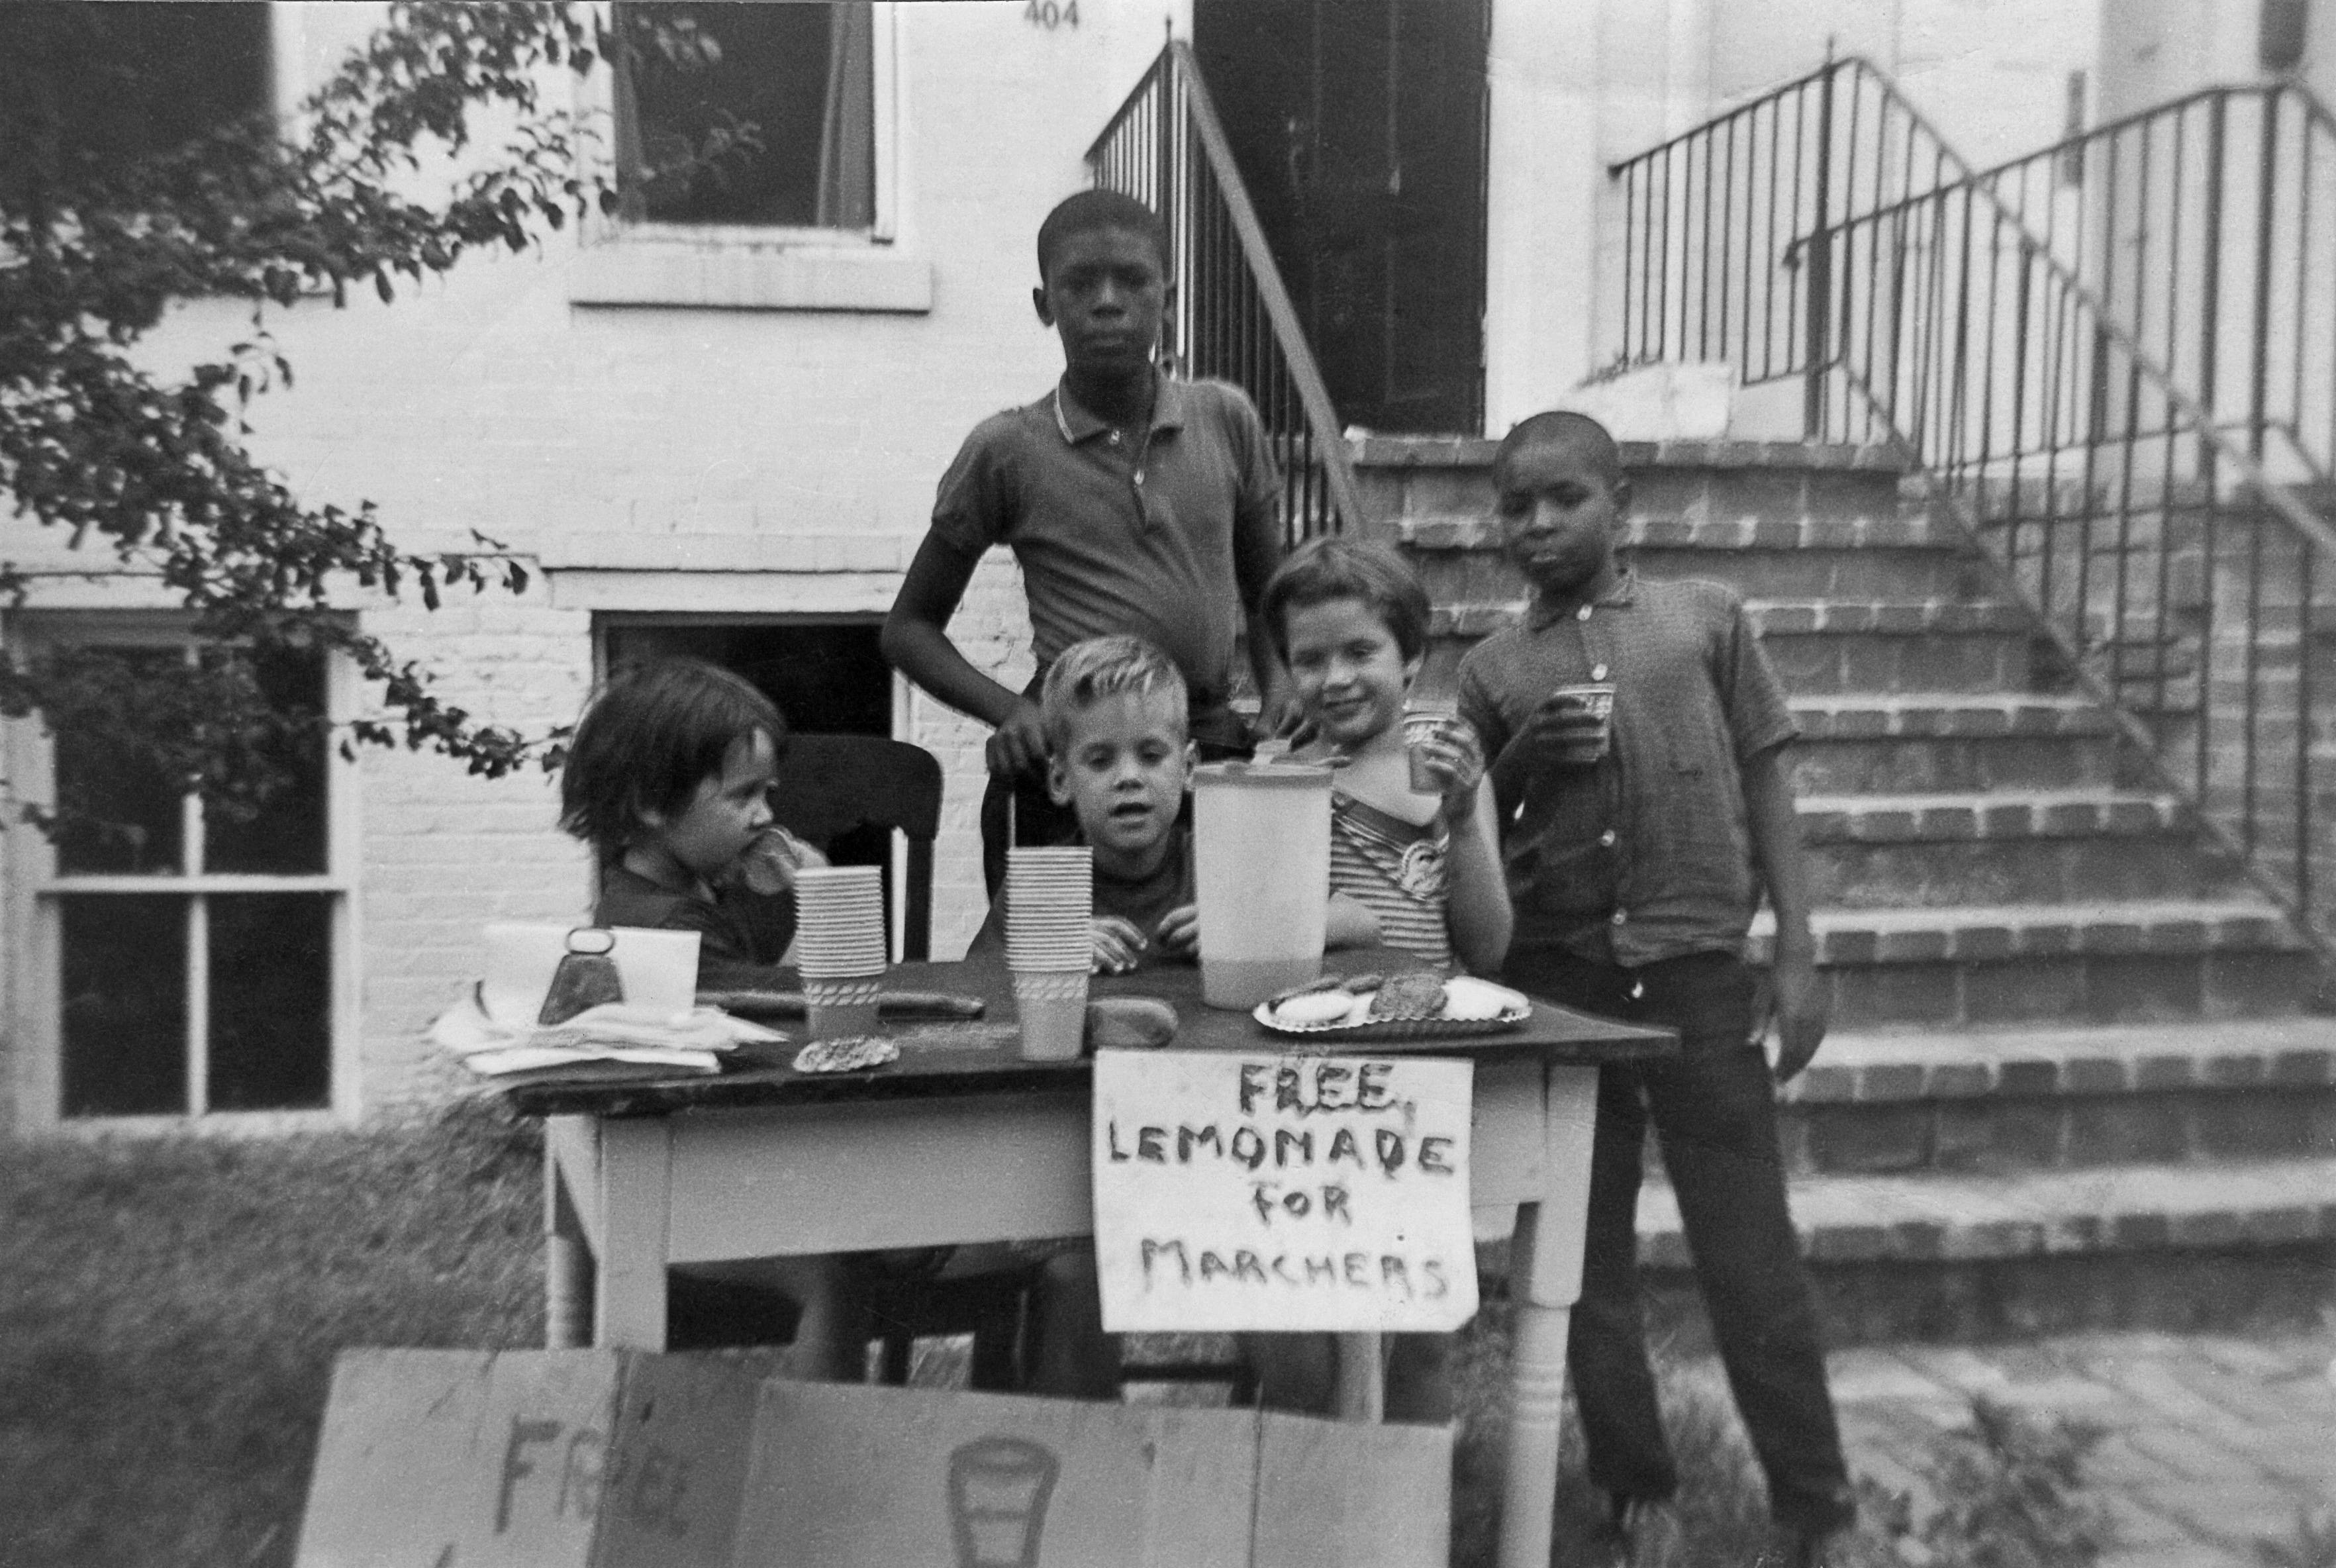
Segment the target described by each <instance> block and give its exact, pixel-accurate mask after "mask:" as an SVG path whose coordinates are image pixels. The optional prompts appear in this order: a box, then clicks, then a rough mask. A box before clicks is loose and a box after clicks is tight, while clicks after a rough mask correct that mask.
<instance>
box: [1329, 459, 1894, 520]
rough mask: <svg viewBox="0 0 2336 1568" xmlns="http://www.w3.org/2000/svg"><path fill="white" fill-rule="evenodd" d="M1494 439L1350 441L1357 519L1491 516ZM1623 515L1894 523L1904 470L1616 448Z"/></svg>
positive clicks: (1889, 464) (1861, 462) (1884, 462)
mask: <svg viewBox="0 0 2336 1568" xmlns="http://www.w3.org/2000/svg"><path fill="white" fill-rule="evenodd" d="M1499 445H1500V443H1498V442H1496V441H1487V440H1482V439H1478V438H1475V437H1466V436H1401V435H1392V436H1387V435H1381V436H1368V437H1364V438H1359V439H1357V440H1353V441H1349V442H1348V453H1349V455H1350V456H1351V457H1352V458H1353V460H1354V463H1355V468H1356V478H1357V481H1358V483H1359V485H1360V487H1361V489H1362V492H1363V505H1364V509H1365V511H1367V512H1368V513H1369V515H1370V516H1371V517H1372V518H1373V519H1374V520H1375V524H1374V525H1375V527H1376V528H1377V529H1379V530H1387V531H1391V530H1392V529H1394V528H1395V527H1397V526H1399V524H1400V521H1401V520H1402V519H1405V518H1479V517H1488V516H1490V515H1491V513H1492V502H1493V488H1492V462H1493V454H1494V452H1496V451H1497V450H1498V449H1499ZM1622 466H1623V468H1624V470H1625V472H1628V473H1629V474H1630V478H1631V482H1632V484H1633V487H1634V490H1635V492H1636V493H1635V495H1634V497H1633V504H1632V510H1633V511H1638V512H1643V513H1645V514H1647V515H1649V516H1653V517H1664V518H1685V519H1692V520H1697V521H1708V520H1718V521H1733V520H1736V519H1741V518H1747V517H1748V518H1757V519H1761V520H1764V521H1766V520H1797V519H1802V518H1826V519H1835V520H1882V519H1893V518H1895V517H1897V516H1898V514H1899V511H1900V507H1899V494H1898V490H1899V479H1900V475H1901V472H1902V470H1903V464H1902V463H1901V462H1900V461H1899V459H1898V457H1897V456H1896V454H1895V453H1893V452H1891V451H1890V450H1889V449H1888V448H1886V447H1880V446H1815V445H1810V444H1807V443H1798V442H1747V441H1718V442H1689V441H1669V442H1661V443H1650V442H1624V443H1622Z"/></svg>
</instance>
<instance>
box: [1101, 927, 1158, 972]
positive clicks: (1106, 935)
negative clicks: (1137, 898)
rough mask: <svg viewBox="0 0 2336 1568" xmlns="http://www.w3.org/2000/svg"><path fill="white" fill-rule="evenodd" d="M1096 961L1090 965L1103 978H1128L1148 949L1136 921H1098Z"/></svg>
mask: <svg viewBox="0 0 2336 1568" xmlns="http://www.w3.org/2000/svg"><path fill="white" fill-rule="evenodd" d="M1094 931H1095V959H1094V961H1093V963H1092V964H1091V965H1090V966H1089V967H1090V968H1092V969H1094V971H1095V973H1096V974H1099V975H1124V974H1125V973H1127V971H1128V970H1130V969H1134V967H1135V963H1136V959H1138V957H1140V956H1141V955H1142V953H1143V952H1144V945H1145V944H1144V933H1143V932H1142V931H1139V930H1136V929H1135V922H1134V920H1126V919H1124V918H1122V917H1121V916H1118V915H1097V916H1096V917H1095V926H1094Z"/></svg>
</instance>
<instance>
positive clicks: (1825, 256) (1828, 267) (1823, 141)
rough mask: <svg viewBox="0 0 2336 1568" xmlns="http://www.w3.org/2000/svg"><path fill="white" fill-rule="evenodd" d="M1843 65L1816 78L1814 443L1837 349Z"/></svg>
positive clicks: (1809, 346)
mask: <svg viewBox="0 0 2336 1568" xmlns="http://www.w3.org/2000/svg"><path fill="white" fill-rule="evenodd" d="M1838 70H1840V66H1839V65H1834V66H1830V67H1828V68H1827V69H1826V71H1825V74H1824V75H1823V76H1822V77H1820V78H1819V79H1818V82H1817V167H1816V175H1815V186H1816V223H1815V226H1814V227H1813V228H1812V229H1810V230H1809V265H1808V290H1809V297H1808V316H1807V317H1806V325H1805V326H1804V331H1805V332H1806V336H1807V342H1806V346H1805V347H1804V349H1803V351H1802V352H1803V354H1804V355H1805V357H1806V360H1807V365H1806V375H1807V377H1808V380H1807V385H1806V389H1805V390H1804V392H1803V394H1802V398H1801V433H1802V434H1803V435H1804V436H1805V437H1806V439H1808V440H1810V441H1820V440H1823V439H1824V437H1825V365H1826V362H1827V361H1828V360H1830V359H1831V358H1832V355H1833V351H1832V349H1831V347H1830V346H1829V345H1828V337H1827V334H1828V331H1829V329H1830V326H1831V319H1830V318H1831V316H1832V301H1833V235H1832V232H1831V230H1830V229H1829V227H1828V225H1829V222H1830V219H1831V215H1832V205H1833V82H1834V74H1835V72H1837V71H1838Z"/></svg>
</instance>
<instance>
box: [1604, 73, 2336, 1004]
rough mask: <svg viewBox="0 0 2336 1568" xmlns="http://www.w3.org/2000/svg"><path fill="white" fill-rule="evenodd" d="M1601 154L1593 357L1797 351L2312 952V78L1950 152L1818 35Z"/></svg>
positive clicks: (2324, 455)
mask: <svg viewBox="0 0 2336 1568" xmlns="http://www.w3.org/2000/svg"><path fill="white" fill-rule="evenodd" d="M2233 170H2238V171H2239V177H2238V178H2234V177H2233V176H2232V171H2233ZM1611 174H1612V175H1613V177H1614V179H1615V180H1616V181H1617V182H1618V183H1619V184H1620V185H1621V190H1622V197H1623V206H1624V210H1625V214H1626V238H1625V239H1624V257H1625V283H1624V288H1623V319H1622V322H1621V355H1620V357H1621V359H1622V361H1623V362H1625V363H1637V362H1645V361H1650V360H1657V359H1662V358H1670V357H1690V356H1692V357H1715V356H1716V357H1724V358H1730V359H1733V360H1735V362H1736V363H1737V365H1738V366H1739V367H1740V369H1741V370H1742V373H1743V379H1744V380H1745V381H1746V382H1747V384H1758V383H1761V382H1774V381H1783V380H1786V379H1791V378H1797V379H1799V380H1800V381H1801V382H1802V385H1803V394H1802V404H1803V409H1804V415H1805V419H1806V429H1807V433H1808V434H1809V435H1810V437H1811V438H1813V439H1820V440H1844V439H1845V440H1876V439H1879V440H1884V441H1887V442H1889V443H1893V445H1895V446H1897V447H1898V448H1899V449H1900V450H1902V451H1903V453H1905V454H1906V455H1907V456H1908V458H1909V459H1910V460H1911V461H1912V462H1913V463H1914V464H1915V465H1916V466H1917V467H1919V468H1920V469H1921V470H1922V472H1923V474H1924V476H1925V477H1926V479H1927V481H1928V484H1929V488H1930V489H1931V491H1932V494H1933V496H1934V497H1935V498H1936V499H1937V500H1939V501H1941V502H1943V503H1945V504H1946V505H1947V506H1948V507H1949V508H1950V509H1952V511H1953V512H1955V513H1956V514H1957V515H1959V516H1960V517H1961V519H1962V521H1965V522H1966V524H1968V525H1969V526H1970V527H1971V529H1972V531H1973V532H1974V535H1975V537H1977V538H1978V539H1979V540H1980V541H1981V542H1982V543H1983V544H1984V545H1985V546H1986V547H1987V548H1988V550H1989V552H1990V555H1991V556H1992V558H1993V559H1994V560H1995V561H1996V564H1997V566H1998V567H1999V569H2000V572H2001V575H2002V577H2003V579H2004V582H2005V585H2006V586H2007V588H2008V589H2010V590H2011V591H2013V592H2014V593H2016V594H2017V595H2018V596H2019V597H2020V599H2022V600H2023V601H2024V602H2026V604H2027V605H2028V607H2029V609H2030V610H2031V611H2032V612H2033V613H2034V614H2035V616H2036V617H2037V620H2038V624H2039V630H2041V631H2042V632H2043V633H2044V634H2045V635H2046V638H2048V639H2049V646H2050V647H2052V648H2055V649H2057V652H2058V660H2057V662H2058V664H2059V666H2060V669H2059V671H2058V673H2059V675H2060V676H2062V677H2066V678H2068V680H2069V681H2070V682H2071V683H2072V684H2074V685H2076V686H2077V687H2080V688H2082V689H2084V690H2086V691H2088V692H2089V693H2091V694H2092V695H2093V696H2096V697H2097V698H2099V699H2100V700H2102V701H2103V702H2105V703H2107V705H2109V706H2111V707H2112V709H2113V710H2114V711H2115V712H2117V715H2118V716H2119V722H2120V724H2121V726H2123V728H2124V729H2125V731H2126V733H2127V735H2128V736H2129V737H2130V738H2132V739H2134V740H2135V741H2136V742H2137V743H2138V744H2139V745H2141V746H2142V747H2143V749H2144V754H2145V755H2147V756H2148V757H2150V758H2151V760H2152V762H2153V764H2154V765H2155V768H2156V772H2157V774H2158V775H2159V780H2160V782H2161V784H2165V785H2166V786H2168V787H2169V788H2171V789H2172V790H2174V791H2175V793H2179V794H2184V795H2185V796H2186V797H2188V798H2189V800H2190V801H2191V802H2192V803H2193V804H2194V805H2195V806H2196V807H2197V808H2198V814H2199V821H2200V823H2201V825H2202V827H2204V829H2205V831H2206V833H2208V835H2209V836H2210V838H2212V839H2213V840H2214V841H2215V842H2218V843H2220V844H2222V845H2223V846H2224V848H2225V849H2227V850H2228V851H2230V852H2232V853H2233V854H2234V856H2235V857H2237V859H2238V860H2239V862H2240V863H2242V864H2243V865H2244V866H2245V867H2246V869H2247V871H2248V873H2249V875H2250V876H2251V877H2252V878H2253V881H2255V882H2256V883H2257V885H2258V886H2260V887H2262V888H2263V890H2264V891H2266V892H2267V893H2268V894H2270V895H2271V896H2272V897H2273V899H2274V900H2276V901H2278V902H2279V903H2280V904H2281V905H2282V906H2283V907H2284V908H2286V909H2287V910H2288V911H2290V913H2291V914H2292V915H2293V916H2294V917H2295V918H2296V921H2297V923H2298V925H2299V927H2300V928H2301V929H2302V930H2303V931H2304V932H2305V933H2306V935H2307V936H2308V937H2309V939H2310V940H2312V943H2313V945H2315V946H2316V947H2318V948H2319V949H2320V950H2321V953H2322V956H2323V957H2324V958H2336V938H2331V925H2336V921H2331V915H2336V900H2328V899H2326V898H2325V896H2324V894H2323V893H2322V892H2321V890H2322V889H2325V888H2328V887H2330V886H2331V885H2336V833H2331V831H2330V830H2329V827H2328V826H2327V825H2326V824H2323V823H2320V822H2318V821H2317V819H2316V817H2315V815H2314V801H2315V800H2316V799H2317V798H2319V797H2320V796H2321V795H2322V794H2327V793H2329V792H2330V791H2331V787H2336V753H2331V755H2330V756H2328V757H2326V758H2321V757H2318V756H2315V755H2314V752H2313V747H2312V738H2311V736H2312V722H2313V715H2312V687H2313V683H2314V680H2315V677H2324V674H2325V672H2319V671H2315V669H2314V665H2315V662H2317V661H2316V658H2315V644H2316V640H2317V638H2319V636H2320V635H2321V632H2322V630H2323V629H2325V628H2323V627H2322V625H2321V621H2322V618H2324V617H2326V616H2327V615H2328V613H2329V610H2330V608H2331V607H2329V606H2327V605H2325V604H2323V603H2321V602H2317V600H2319V599H2324V598H2326V592H2325V590H2324V589H2318V588H2317V587H2316V586H2315V585H2316V583H2324V582H2325V581H2327V579H2328V578H2329V576H2330V575H2331V574H2330V573H2329V572H2328V571H2327V570H2324V569H2325V566H2326V563H2327V562H2329V561H2331V560H2336V528H2331V526H2330V523H2329V521H2328V520H2325V519H2323V518H2321V516H2319V515H2318V514H2317V513H2316V512H2315V511H2313V510H2312V508H2311V507H2310V506H2308V505H2306V504H2305V503H2304V502H2303V501H2302V499H2301V498H2300V496H2299V495H2298V493H2297V492H2296V490H2295V489H2294V488H2293V484H2294V483H2302V482H2320V481H2324V480H2325V479H2326V477H2327V473H2328V469H2329V466H2330V454H2331V453H2336V287H2331V283H2336V193H2331V192H2318V193H2317V194H2316V195H2315V192H2316V191H2317V187H2318V185H2319V183H2320V182H2321V181H2322V180H2325V181H2327V182H2328V183H2330V184H2331V188H2336V121H2331V119H2330V117H2329V116H2328V114H2327V112H2326V111H2325V109H2324V108H2322V107H2321V106H2320V105H2319V104H2318V103H2317V102H2314V101H2312V100H2311V98H2310V96H2309V94H2307V93H2302V92H2301V90H2300V89H2296V88H2293V87H2292V86H2273V87H2264V88H2238V89H2211V90H2208V91H2205V92H2203V93H2193V94H2190V95H2187V96H2186V97H2185V98H2183V99H2179V100H2176V101H2175V102H2172V103H2168V104H2166V105H2162V106H2160V107H2159V108H2158V109H2156V110H2153V111H2150V112H2146V113H2144V114H2139V115H2133V116H2127V117H2126V118H2124V119H2121V120H2119V121H2117V122H2113V123H2111V124H2108V125H2104V126H2101V127H2099V128H2098V129H2096V130H2094V131H2089V132H2087V133H2085V134H2083V135H2080V136H2076V137H2071V138H2068V139H2067V140H2065V141H2061V142H2059V143H2057V144H2055V145H2054V146H2052V147H2049V148H2046V149H2043V150H2042V151H2038V152H2035V153H2031V154H2029V155H2027V156H2025V157H2022V158H2019V159H2014V160H2011V161H2009V162H2006V163H2003V164H2000V165H1998V166H1996V167H1994V168H1992V169H1989V170H1981V171H1977V172H1974V171H1973V170H1971V168H1970V166H1969V165H1968V164H1967V163H1966V162H1965V161H1963V160H1962V159H1961V157H1959V156H1958V155H1957V154H1956V153H1955V152H1954V151H1953V150H1952V148H1950V147H1949V146H1948V145H1947V144H1946V142H1945V141H1944V140H1943V139H1942V137H1940V135H1939V134H1938V132H1937V131H1936V130H1935V129H1933V128H1932V125H1931V124H1930V122H1928V121H1927V120H1925V119H1924V118H1923V117H1922V115H1921V114H1920V113H1919V112H1917V111H1916V110H1915V109H1914V108H1913V106H1912V105H1911V104H1909V103H1908V102H1906V101H1905V99H1904V97H1903V95H1902V94H1901V93H1899V92H1898V90H1897V88H1896V86H1895V84H1894V83H1892V82H1891V81H1890V79H1889V78H1888V77H1887V76H1886V75H1885V74H1884V73H1882V72H1880V71H1879V70H1877V69H1875V68H1874V66H1873V65H1872V64H1871V63H1869V62H1866V61H1864V60H1862V59H1857V58H1854V57H1852V58H1847V59H1843V60H1837V61H1833V62H1829V63H1827V64H1826V65H1825V66H1824V67H1823V68H1822V69H1820V70H1818V71H1815V72H1813V73H1810V74H1808V75H1807V76H1805V77H1803V78H1801V79H1799V80H1798V81H1796V82H1793V83H1786V85H1785V86H1783V87H1780V88H1778V89H1776V90H1775V91H1774V92H1772V93H1767V94H1765V95H1763V96H1762V97H1760V98H1758V99H1757V100H1755V101H1753V102H1749V103H1746V104H1742V105H1739V106H1738V107H1737V108H1735V109H1733V110H1731V111H1730V112H1728V113H1727V114H1725V115H1722V116H1720V117H1718V118H1717V119H1715V120H1713V121H1712V122H1709V123H1708V124H1707V125H1704V126H1701V127H1698V128H1697V129H1696V130H1694V131H1689V132H1687V133H1686V134H1684V135H1681V136H1678V137H1673V138H1671V139H1670V140H1669V141H1666V142H1664V143H1662V144H1661V145H1660V146H1659V147H1656V148H1654V149H1651V150H1650V151H1648V152H1645V153H1642V154H1640V156H1638V157H1637V158H1633V159H1630V160H1627V161H1623V162H1621V163H1618V164H1616V165H1614V166H1613V168H1612V170H1611ZM2315 202H2316V205H2315ZM2323 336H2324V338H2325V341H2326V352H2325V353H2324V354H2321V355H2315V354H2313V353H2312V349H2313V347H2314V346H2315V345H2316V344H2317V343H2319V342H2320V341H2321V339H2322V338H2323ZM1715 351H1716V352H1715ZM2177 367H2179V369H2181V370H2186V371H2188V372H2189V375H2187V376H2185V375H2182V374H2179V373H2178V371H2177ZM2232 388H2236V389H2237V391H2236V393H2235V394H2234V393H2233V392H2232V390H2231V389H2232ZM2323 415H2324V416H2325V418H2324V421H2323V418H2322V416H2323ZM2323 423H2324V424H2326V427H2327V429H2328V431H2329V436H2328V440H2327V441H2326V443H2324V444H2323V443H2321V441H2320V438H2319V435H2318V429H2319V427H2320V426H2321V424H2323ZM2273 433H2284V434H2285V436H2286V438H2287V441H2286V445H2285V447H2283V448H2281V449H2278V450H2277V451H2274V449H2273V443H2271V442H2270V441H2269V439H2268V438H2269V436H2270V435H2272V434H2273ZM2274 462H2276V463H2277V465H2278V466H2277V468H2276V469H2275V468H2274Z"/></svg>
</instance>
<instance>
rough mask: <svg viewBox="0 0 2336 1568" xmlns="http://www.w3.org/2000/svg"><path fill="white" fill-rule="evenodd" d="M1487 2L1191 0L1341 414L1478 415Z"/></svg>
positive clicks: (1244, 173) (1226, 114)
mask: <svg viewBox="0 0 2336 1568" xmlns="http://www.w3.org/2000/svg"><path fill="white" fill-rule="evenodd" d="M1489 21H1490V11H1489V9H1488V0H1193V7H1192V50H1193V54H1194V56H1195V57H1196V58H1197V59H1198V61H1199V63H1200V67H1201V75H1202V80H1203V81H1204V82H1206V83H1208V87H1209V91H1210V93H1211V95H1212V97H1213V98H1214V99H1215V101H1216V104H1217V110H1218V113H1219V116H1220V117H1221V118H1222V120H1223V122H1224V127H1225V135H1226V139H1227V140H1228V141H1231V144H1232V150H1233V160H1234V161H1235V163H1237V164H1238V165H1239V166H1240V169H1241V180H1242V182H1243V183H1244V184H1245V185H1247V186H1248V187H1249V193H1250V198H1251V201H1252V202H1254V203H1255V205H1256V207H1257V212H1258V219H1259V221H1260V224H1261V226H1262V227H1263V228H1264V229H1265V234H1266V239H1267V242H1268V243H1269V244H1270V246H1271V247H1272V249H1273V255H1274V259H1275V261H1276V262H1277V263H1279V265H1280V268H1281V274H1282V278H1283V280H1284V282H1286V283H1287V284H1288V286H1289V287H1290V297H1291V301H1292V303H1293V304H1294V305H1295V306H1296V307H1297V310H1298V317H1299V322H1300V323H1301V324H1302V325H1303V326H1304V327H1305V330H1306V334H1307V338H1308V341H1309V343H1310V344H1311V346H1312V347H1313V350H1314V355H1315V357H1316V359H1317V360H1318V361H1319V363H1320V365H1321V368H1322V378H1323V380H1324V382H1325V383H1327V384H1328V385H1329V392H1330V401H1331V403H1332V404H1334V405H1335V406H1336V407H1337V409H1338V418H1339V420H1340V422H1341V423H1343V424H1359V425H1363V426H1366V427H1368V428H1369V429H1372V430H1377V431H1392V432H1412V433H1445V434H1449V433H1468V434H1474V433H1476V432H1477V431H1479V430H1480V429H1482V427H1483V421H1484V60H1485V45H1486V36H1487V29H1488V26H1489Z"/></svg>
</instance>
